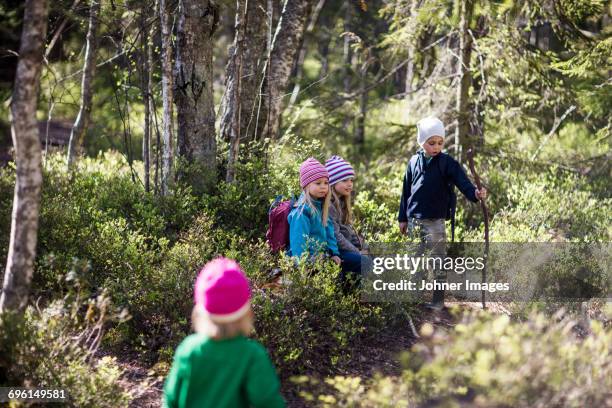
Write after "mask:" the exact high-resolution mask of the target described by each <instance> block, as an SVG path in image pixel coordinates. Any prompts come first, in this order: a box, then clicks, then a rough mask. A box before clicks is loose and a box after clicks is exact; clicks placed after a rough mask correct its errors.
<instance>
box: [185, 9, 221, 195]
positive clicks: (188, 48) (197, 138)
mask: <svg viewBox="0 0 612 408" xmlns="http://www.w3.org/2000/svg"><path fill="white" fill-rule="evenodd" d="M218 21H219V16H218V6H217V5H216V4H215V3H214V2H213V1H211V0H180V1H179V20H178V26H177V53H176V72H175V74H176V88H175V89H176V106H177V118H178V153H179V155H180V156H181V157H182V158H185V159H186V162H187V164H188V165H189V169H185V173H184V176H186V177H187V178H188V179H189V182H190V183H191V184H192V185H194V187H195V188H196V189H201V188H204V187H206V186H208V185H210V184H211V183H212V182H214V181H215V180H216V174H215V173H216V154H217V144H216V140H215V109H214V100H213V52H212V51H213V39H212V36H213V34H214V32H215V30H216V28H217V22H218Z"/></svg>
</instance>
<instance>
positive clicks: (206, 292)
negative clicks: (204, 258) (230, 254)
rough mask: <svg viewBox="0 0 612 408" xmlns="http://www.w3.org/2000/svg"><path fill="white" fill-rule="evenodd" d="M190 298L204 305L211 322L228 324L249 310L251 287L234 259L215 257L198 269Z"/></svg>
mask: <svg viewBox="0 0 612 408" xmlns="http://www.w3.org/2000/svg"><path fill="white" fill-rule="evenodd" d="M193 297H194V301H195V304H196V306H201V307H203V308H204V310H205V311H206V313H208V315H209V317H210V319H211V320H212V321H213V322H216V323H229V322H234V321H236V320H238V319H240V318H241V317H242V316H244V315H245V314H246V313H247V312H248V311H249V307H250V302H249V300H250V298H251V290H250V289H249V281H248V280H247V278H246V276H245V275H244V272H242V270H241V269H240V266H239V265H238V264H237V263H236V261H234V260H232V259H227V258H217V259H214V260H212V261H210V262H209V263H207V264H206V265H204V267H203V268H202V270H201V271H200V274H199V275H198V279H197V280H196V284H195V290H194V294H193Z"/></svg>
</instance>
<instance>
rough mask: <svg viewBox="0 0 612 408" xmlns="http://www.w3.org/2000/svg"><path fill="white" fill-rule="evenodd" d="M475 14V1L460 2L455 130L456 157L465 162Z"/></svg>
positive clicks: (467, 142)
mask: <svg viewBox="0 0 612 408" xmlns="http://www.w3.org/2000/svg"><path fill="white" fill-rule="evenodd" d="M473 12H474V0H459V62H458V64H457V65H458V67H457V76H458V78H459V85H458V86H457V101H456V113H457V127H456V128H455V156H456V157H457V159H458V160H461V161H463V159H464V158H465V154H466V153H467V150H468V147H469V144H470V140H469V120H470V110H469V109H470V107H469V101H468V97H469V91H470V87H471V86H472V74H471V72H470V58H471V56H472V36H471V34H470V32H469V30H470V21H471V20H472V14H473Z"/></svg>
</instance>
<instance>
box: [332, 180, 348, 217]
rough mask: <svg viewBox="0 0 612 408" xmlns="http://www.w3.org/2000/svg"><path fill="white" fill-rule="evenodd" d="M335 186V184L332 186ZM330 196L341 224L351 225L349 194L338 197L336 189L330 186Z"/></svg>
mask: <svg viewBox="0 0 612 408" xmlns="http://www.w3.org/2000/svg"><path fill="white" fill-rule="evenodd" d="M334 186H335V184H334ZM330 189H331V195H332V205H333V206H334V207H336V210H337V211H338V214H339V215H340V221H342V224H347V225H348V224H352V223H353V206H352V205H351V196H350V194H349V195H348V196H347V197H345V196H339V195H338V193H336V189H335V188H334V187H333V186H332V187H330Z"/></svg>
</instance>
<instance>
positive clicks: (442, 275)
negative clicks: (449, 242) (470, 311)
mask: <svg viewBox="0 0 612 408" xmlns="http://www.w3.org/2000/svg"><path fill="white" fill-rule="evenodd" d="M408 234H409V236H410V237H411V238H418V239H419V240H420V242H421V243H420V245H419V249H418V254H419V255H420V254H425V256H426V257H429V258H439V259H438V260H437V261H436V262H435V265H436V268H433V269H429V271H430V272H432V274H433V276H434V278H435V279H436V281H438V282H446V270H445V269H444V268H443V267H438V266H439V265H440V264H442V265H443V264H444V258H445V257H446V228H445V220H444V218H433V219H416V218H410V219H409V220H408Z"/></svg>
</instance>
